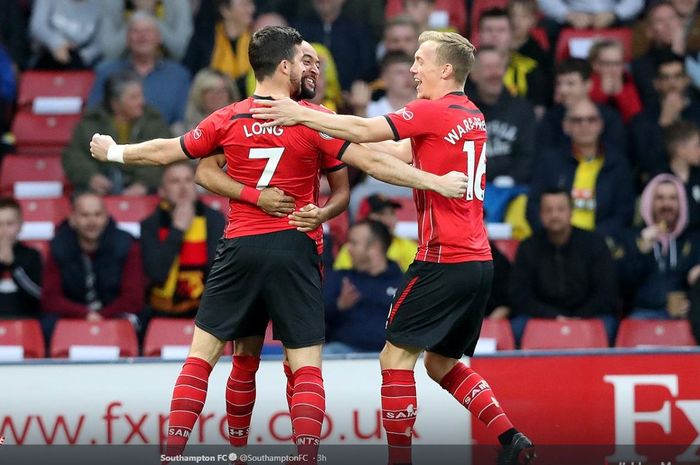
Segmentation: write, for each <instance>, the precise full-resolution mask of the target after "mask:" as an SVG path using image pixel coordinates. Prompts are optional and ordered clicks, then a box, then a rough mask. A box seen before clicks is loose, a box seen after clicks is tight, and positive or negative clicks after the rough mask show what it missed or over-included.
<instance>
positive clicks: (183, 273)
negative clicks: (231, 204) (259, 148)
mask: <svg viewBox="0 0 700 465" xmlns="http://www.w3.org/2000/svg"><path fill="white" fill-rule="evenodd" d="M158 195H159V196H160V199H161V202H160V205H159V206H158V208H156V210H155V212H153V214H152V215H151V216H149V217H148V218H146V219H145V220H144V221H143V222H142V223H141V250H142V251H143V266H144V270H145V272H146V276H147V277H148V279H149V280H150V282H151V285H150V289H149V290H148V298H149V310H150V311H151V312H152V314H151V315H149V316H167V317H172V316H177V317H187V318H192V317H194V314H195V313H196V312H197V308H198V307H199V300H200V298H201V296H202V292H203V291H204V283H205V281H206V277H207V275H208V273H209V269H210V268H211V264H212V262H213V261H214V255H215V253H216V246H217V244H218V240H219V238H220V237H221V234H222V233H223V231H224V224H225V220H224V217H223V216H222V215H221V213H219V212H218V211H217V210H212V209H211V208H209V207H207V206H206V205H204V204H203V203H202V202H201V201H199V200H198V198H197V186H196V184H195V182H194V167H193V165H192V164H191V163H190V162H189V161H184V162H179V163H174V164H172V165H168V166H167V167H165V169H164V170H163V179H162V181H161V184H160V188H159V189H158Z"/></svg>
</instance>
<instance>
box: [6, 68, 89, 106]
mask: <svg viewBox="0 0 700 465" xmlns="http://www.w3.org/2000/svg"><path fill="white" fill-rule="evenodd" d="M94 81H95V73H94V72H92V71H25V72H23V73H22V74H21V75H20V78H19V91H18V95H17V104H18V105H19V106H27V105H31V104H32V102H33V101H34V99H35V98H37V97H80V98H82V99H83V102H85V101H86V100H87V98H88V95H89V94H90V89H92V84H93V82H94Z"/></svg>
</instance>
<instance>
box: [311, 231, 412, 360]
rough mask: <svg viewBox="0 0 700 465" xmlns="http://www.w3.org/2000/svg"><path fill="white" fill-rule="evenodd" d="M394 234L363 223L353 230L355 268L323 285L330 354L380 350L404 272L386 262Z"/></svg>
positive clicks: (350, 242) (351, 245) (350, 234)
mask: <svg viewBox="0 0 700 465" xmlns="http://www.w3.org/2000/svg"><path fill="white" fill-rule="evenodd" d="M389 244H391V233H390V232H389V230H388V229H387V227H386V226H385V225H384V224H383V223H380V222H378V221H372V220H363V221H359V222H357V223H355V224H354V225H353V226H352V227H351V228H350V230H349V231H348V242H347V246H348V251H349V253H350V255H351V257H352V263H353V268H352V269H350V270H343V271H338V272H335V273H331V274H330V275H329V276H328V277H327V279H326V282H325V285H324V300H325V306H326V346H325V349H324V350H325V352H326V353H333V354H338V353H349V352H379V351H380V350H381V349H382V347H383V346H384V341H385V337H386V336H385V334H384V328H385V324H386V317H387V312H388V310H389V307H390V306H391V301H392V299H393V297H394V294H395V293H396V289H397V288H398V287H399V285H400V284H401V281H402V279H403V274H402V272H401V269H400V268H399V266H398V265H397V264H396V263H394V262H392V261H389V260H388V259H387V256H386V253H387V250H388V249H389Z"/></svg>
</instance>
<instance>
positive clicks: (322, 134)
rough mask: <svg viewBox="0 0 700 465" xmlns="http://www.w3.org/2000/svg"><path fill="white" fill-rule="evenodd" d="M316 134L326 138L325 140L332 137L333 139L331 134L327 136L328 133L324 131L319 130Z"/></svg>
mask: <svg viewBox="0 0 700 465" xmlns="http://www.w3.org/2000/svg"><path fill="white" fill-rule="evenodd" d="M318 135H319V136H321V137H323V138H324V139H326V140H333V139H334V138H333V137H332V136H329V135H328V134H326V133H325V132H319V133H318Z"/></svg>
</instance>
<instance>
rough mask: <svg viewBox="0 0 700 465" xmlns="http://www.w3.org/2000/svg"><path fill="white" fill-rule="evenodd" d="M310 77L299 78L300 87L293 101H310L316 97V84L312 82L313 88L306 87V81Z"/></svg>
mask: <svg viewBox="0 0 700 465" xmlns="http://www.w3.org/2000/svg"><path fill="white" fill-rule="evenodd" d="M309 77H310V76H304V75H302V76H301V85H300V89H299V94H298V95H297V96H296V98H295V100H297V101H298V100H311V99H312V98H314V97H316V82H315V81H314V85H313V87H309V86H307V85H306V79H308V78H309Z"/></svg>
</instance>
